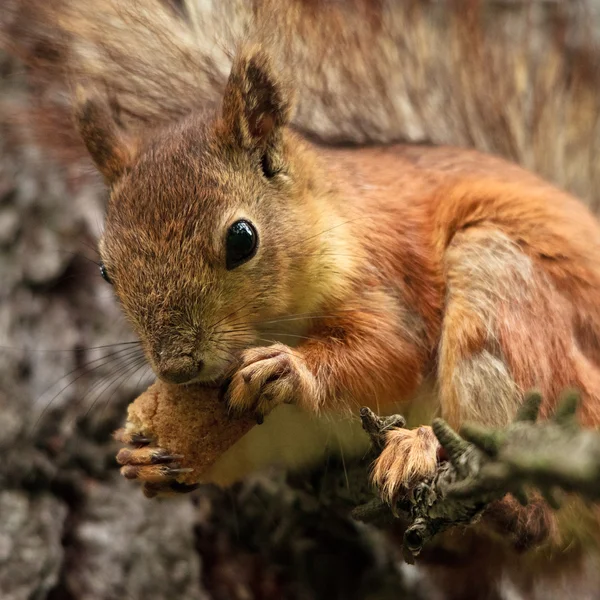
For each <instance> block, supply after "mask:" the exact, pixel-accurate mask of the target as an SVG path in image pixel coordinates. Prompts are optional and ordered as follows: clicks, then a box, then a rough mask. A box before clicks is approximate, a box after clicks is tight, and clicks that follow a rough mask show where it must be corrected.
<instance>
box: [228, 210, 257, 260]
mask: <svg viewBox="0 0 600 600" xmlns="http://www.w3.org/2000/svg"><path fill="white" fill-rule="evenodd" d="M225 245H226V252H227V256H226V266H227V270H228V271H230V270H231V269H235V268H236V267H239V266H240V265H241V264H242V263H245V262H246V261H248V260H250V259H251V258H252V257H253V256H254V255H255V254H256V248H257V247H258V233H257V232H256V229H255V228H254V225H252V223H250V221H245V220H243V219H240V220H239V221H236V222H235V223H234V224H233V225H231V227H230V228H229V229H228V231H227V239H226V240H225Z"/></svg>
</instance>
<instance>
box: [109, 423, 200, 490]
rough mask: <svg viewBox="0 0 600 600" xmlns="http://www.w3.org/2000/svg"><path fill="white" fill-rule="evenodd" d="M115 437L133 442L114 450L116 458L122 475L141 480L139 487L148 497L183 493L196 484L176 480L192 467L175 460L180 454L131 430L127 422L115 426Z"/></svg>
mask: <svg viewBox="0 0 600 600" xmlns="http://www.w3.org/2000/svg"><path fill="white" fill-rule="evenodd" d="M114 437H115V439H116V440H117V441H119V442H121V443H123V444H128V445H130V446H134V447H133V448H121V450H119V453H118V454H117V462H118V463H119V464H120V465H122V467H121V475H123V477H125V478H126V479H135V480H138V481H140V482H142V483H143V487H142V490H143V492H144V495H145V496H146V497H147V498H154V497H155V496H158V495H161V496H168V495H173V494H182V493H183V494H185V493H188V492H191V491H193V490H195V489H196V488H197V487H198V486H197V485H187V484H184V483H180V482H178V481H177V479H176V478H177V477H178V476H179V475H181V474H183V473H189V472H190V471H192V469H182V468H181V467H180V466H179V462H178V461H180V460H181V459H182V458H183V456H181V455H180V454H173V453H171V452H169V451H168V450H166V449H164V448H159V447H157V446H153V445H152V442H153V440H152V439H151V438H150V437H148V436H145V435H143V434H142V433H141V432H138V431H134V430H131V429H130V428H129V426H128V427H127V428H121V429H118V430H117V431H116V432H115V433H114Z"/></svg>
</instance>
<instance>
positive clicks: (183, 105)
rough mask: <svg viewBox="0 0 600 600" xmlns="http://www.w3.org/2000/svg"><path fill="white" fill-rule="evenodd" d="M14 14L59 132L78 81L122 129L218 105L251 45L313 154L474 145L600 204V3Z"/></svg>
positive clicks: (88, 7) (215, 5) (124, 0)
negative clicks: (284, 95) (287, 92)
mask: <svg viewBox="0 0 600 600" xmlns="http://www.w3.org/2000/svg"><path fill="white" fill-rule="evenodd" d="M4 3H8V5H7V7H6V8H3V9H2V10H3V13H4V14H2V15H0V21H3V23H2V24H1V26H0V31H1V32H2V33H0V35H1V36H2V38H3V42H4V44H5V45H6V46H8V47H10V49H11V51H12V52H14V53H17V54H19V55H20V56H21V57H22V58H23V59H24V60H25V62H26V63H27V64H28V65H29V66H30V68H31V81H32V83H33V84H34V85H36V86H37V87H38V90H39V94H40V99H41V100H40V101H41V102H45V103H46V105H48V103H52V110H50V109H48V108H47V109H46V110H43V111H40V113H41V114H42V115H44V117H45V118H49V117H50V116H52V115H54V116H53V117H52V118H53V122H54V124H53V125H52V126H55V123H56V121H57V117H56V115H58V114H59V112H60V110H59V109H60V107H62V110H63V113H64V115H65V117H66V115H67V109H68V102H67V100H66V99H67V98H68V97H67V96H66V95H65V94H64V92H65V90H66V89H67V87H68V82H69V81H71V80H80V81H84V82H87V83H89V84H91V85H95V86H96V87H100V88H105V89H106V90H107V93H108V94H109V97H110V98H111V99H112V100H113V104H114V106H115V111H116V112H118V114H119V117H120V118H121V119H122V120H123V121H124V122H125V124H127V125H129V124H131V125H133V126H142V127H148V126H153V125H155V124H158V123H160V122H162V121H166V120H171V119H174V118H177V117H178V116H180V115H182V114H185V113H187V112H189V111H190V110H192V109H194V108H206V107H213V106H216V105H218V103H219V102H220V98H221V93H222V90H223V87H224V84H225V81H226V78H227V75H228V71H229V68H230V65H231V59H232V55H233V54H234V53H235V49H236V45H237V44H238V43H239V41H240V40H241V39H242V38H246V37H248V36H250V37H254V38H255V39H258V40H259V41H261V42H262V43H264V44H266V45H269V46H271V47H272V48H273V54H274V55H275V56H276V58H277V59H278V60H279V61H280V63H281V68H282V70H283V71H285V72H286V74H287V75H288V76H289V77H290V78H292V79H293V80H294V81H295V82H296V85H297V91H298V94H297V96H298V101H297V111H296V116H295V125H296V127H297V128H298V129H300V130H301V131H303V132H304V133H305V134H307V135H310V136H312V137H313V138H316V139H317V140H320V141H323V142H327V143H365V142H390V141H408V142H423V143H434V144H452V145H461V146H469V147H475V148H478V149H480V150H484V151H488V152H493V153H497V154H500V155H502V156H505V157H507V158H509V159H511V160H514V161H516V162H518V163H520V164H522V165H524V166H526V167H527V168H530V169H532V170H534V171H537V172H538V173H540V174H542V175H543V176H545V177H547V178H548V179H550V180H551V181H554V182H555V183H557V184H559V185H561V186H563V187H566V188H567V189H569V190H570V191H572V192H574V193H576V194H578V195H579V196H581V197H583V198H585V199H587V200H588V201H589V202H590V203H592V204H593V205H594V206H595V207H596V206H597V205H600V192H599V191H598V190H600V186H599V185H598V184H599V183H600V164H599V161H598V160H596V148H597V147H598V145H599V144H600V130H599V126H598V116H599V115H600V85H599V83H600V75H599V72H598V69H599V68H600V51H599V50H598V46H597V43H596V40H595V36H596V35H597V31H596V30H597V29H598V26H599V25H600V15H599V13H598V9H599V4H600V3H599V1H598V0H562V1H561V0H558V1H557V2H544V1H542V0H514V1H513V2H502V1H501V0H449V1H448V2H436V1H433V0H432V1H429V0H403V1H398V0H338V1H336V2H333V1H330V0H325V1H323V2H316V1H314V0H254V1H253V2H248V1H247V0H229V1H227V2H203V1H202V0H170V1H167V0H4ZM58 120H60V119H58ZM66 126H67V125H66V124H65V125H64V127H66ZM40 130H43V127H42V125H41V124H40Z"/></svg>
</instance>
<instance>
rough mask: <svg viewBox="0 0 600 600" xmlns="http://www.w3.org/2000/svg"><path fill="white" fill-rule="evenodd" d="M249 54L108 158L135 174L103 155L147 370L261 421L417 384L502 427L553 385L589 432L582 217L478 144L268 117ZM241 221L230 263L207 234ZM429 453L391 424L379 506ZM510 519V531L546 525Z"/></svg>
mask: <svg viewBox="0 0 600 600" xmlns="http://www.w3.org/2000/svg"><path fill="white" fill-rule="evenodd" d="M248 52H249V55H247V56H244V57H243V60H240V61H238V62H236V63H235V64H236V65H237V66H236V67H235V68H234V71H233V74H232V77H231V78H230V80H229V83H228V85H227V86H226V92H225V98H224V102H223V106H224V110H223V113H222V114H218V113H217V114H216V115H209V116H208V117H206V116H200V115H192V116H191V117H189V118H187V119H185V120H183V121H181V122H178V123H177V124H175V125H172V126H168V127H163V128H161V129H159V130H157V131H155V132H152V131H149V132H148V133H147V135H146V137H145V139H144V140H143V141H142V142H139V143H136V146H135V148H132V149H130V150H128V151H126V152H121V153H116V154H114V156H112V155H111V160H112V159H114V160H118V158H119V156H126V157H127V160H128V161H130V160H131V161H132V165H131V167H130V168H128V169H121V168H119V165H115V164H114V163H112V162H111V173H120V176H119V177H118V178H117V180H116V181H114V182H113V186H112V193H111V198H110V201H109V206H108V213H107V219H106V230H105V233H104V237H103V240H102V244H101V254H102V257H103V260H104V262H105V264H106V267H107V269H108V272H109V273H110V277H111V278H112V280H113V282H114V285H115V289H116V292H117V294H118V296H119V298H120V300H121V302H122V304H123V307H124V309H125V311H126V313H127V315H128V316H129V317H130V319H131V321H132V323H133V325H134V327H135V328H136V330H137V331H138V333H139V334H140V336H141V339H142V342H143V344H144V347H145V350H146V353H147V355H148V358H149V360H150V362H151V364H152V365H153V367H154V369H155V370H156V371H157V373H158V374H159V376H162V377H167V376H168V377H167V378H173V377H174V375H177V373H173V369H174V368H175V369H177V368H179V369H180V371H181V373H180V375H182V376H183V378H182V379H181V378H179V377H178V379H179V381H186V380H188V379H189V378H190V377H192V375H190V373H194V375H193V376H194V377H195V376H196V374H197V378H196V379H195V380H198V381H206V382H208V381H214V380H215V379H219V378H222V377H223V376H224V375H226V374H227V373H229V374H230V375H231V383H230V385H229V391H228V396H227V399H228V401H229V403H230V405H231V406H232V407H233V408H236V409H239V410H246V411H247V410H252V411H257V412H258V413H260V414H262V413H266V412H269V410H270V409H271V408H273V407H274V406H276V405H277V404H279V403H281V402H296V403H298V404H300V405H301V406H302V407H304V408H305V409H306V410H311V411H314V412H321V413H324V412H350V411H352V410H355V409H356V408H357V407H358V406H360V405H362V404H367V405H370V406H372V407H373V408H376V409H377V410H381V411H392V410H396V408H397V403H398V402H400V403H402V402H404V403H405V404H408V403H409V402H410V401H411V399H412V398H414V397H415V396H418V394H419V391H420V389H421V388H422V387H423V385H424V384H425V382H426V381H427V380H428V379H430V378H431V377H434V378H436V380H437V387H438V392H439V413H440V414H441V416H443V417H445V418H447V419H448V420H449V421H450V422H451V423H452V424H453V425H460V423H461V422H463V421H464V420H465V419H469V418H475V419H477V420H480V421H484V422H490V423H496V424H502V423H505V422H507V420H508V419H510V418H511V417H512V416H513V415H514V413H515V411H516V409H517V408H518V406H519V404H520V403H521V401H522V395H523V391H524V390H525V389H526V388H528V387H531V386H537V387H538V388H540V389H541V390H542V391H543V392H544V395H545V401H546V404H545V405H544V407H543V409H542V410H543V411H544V412H546V413H547V412H548V410H549V409H550V408H551V407H553V406H554V404H555V402H556V400H557V395H558V392H559V390H560V389H561V388H563V387H564V386H565V385H567V384H568V385H576V386H578V387H579V388H581V390H582V392H583V407H582V411H581V414H582V418H583V420H584V423H585V424H586V425H588V426H597V425H598V424H599V422H600V398H599V397H598V395H597V394H598V391H597V390H600V385H598V384H600V372H599V368H600V363H599V362H598V356H599V354H600V353H599V348H600V303H599V302H598V296H599V294H600V226H599V225H598V223H597V221H596V220H595V219H594V217H593V216H592V215H591V213H590V212H589V211H588V210H587V209H586V208H585V207H584V206H583V205H582V204H580V203H579V202H578V201H577V200H575V199H574V198H572V197H571V196H569V195H568V194H567V193H565V192H562V191H560V190H558V189H556V188H553V187H551V186H550V185H548V184H546V183H544V182H543V181H541V180H540V179H538V178H537V177H535V176H534V175H532V174H530V173H527V172H525V171H523V170H522V169H520V168H519V167H517V166H514V165H511V164H508V163H506V162H504V161H502V160H500V159H497V158H493V157H490V156H485V155H482V154H478V153H476V152H470V151H460V150H456V149H452V148H409V147H405V146H392V147H387V148H370V149H367V148H362V149H325V148H319V147H317V146H314V145H311V144H310V143H308V142H307V141H305V140H302V139H301V138H300V137H299V136H297V135H296V134H293V133H292V132H290V131H289V130H288V129H287V124H288V122H289V118H290V114H291V113H290V110H289V105H288V103H287V100H285V99H287V98H289V97H290V95H289V94H288V91H289V90H287V88H286V84H285V83H284V82H283V81H280V80H279V79H278V76H277V74H276V71H275V70H274V69H273V68H272V65H271V63H270V61H269V60H268V58H267V57H266V56H264V55H263V54H262V50H261V49H260V48H256V47H253V48H252V49H251V50H249V51H248ZM85 114H87V115H94V114H97V115H104V114H105V113H104V112H103V111H101V110H96V111H87V112H86V113H85ZM253 124H260V125H259V126H256V127H254V126H253ZM265 124H266V125H265ZM95 125H97V127H96V126H94V124H90V123H88V122H87V121H86V124H85V127H83V128H82V131H83V133H84V135H85V134H86V132H90V131H93V132H94V136H95V138H98V135H99V129H98V128H100V129H101V128H102V127H103V126H104V127H105V126H106V123H105V122H104V121H103V120H102V119H100V120H99V121H98V123H96V124H95ZM109 134H110V136H111V139H117V138H116V137H115V136H114V135H113V128H112V126H111V127H109ZM88 142H89V140H88ZM93 147H96V146H93ZM132 157H134V158H132ZM241 217H243V218H245V219H249V220H251V221H252V223H253V224H254V226H255V228H256V230H257V232H258V235H259V237H260V240H261V241H260V244H259V246H258V249H257V251H256V254H255V255H254V256H253V258H252V259H251V260H249V261H248V262H246V263H244V264H243V265H241V266H240V267H238V268H235V269H233V270H231V269H227V268H226V260H225V243H224V240H225V236H226V234H227V231H228V227H229V225H230V224H231V223H232V222H233V221H234V220H235V219H239V218H241ZM177 361H179V362H177ZM190 361H194V362H193V364H192V363H190ZM197 362H200V363H201V364H202V365H203V366H202V368H200V367H194V366H193V365H195V364H196V363H197ZM174 365H175V366H174ZM177 365H180V366H179V367H177ZM190 365H192V367H193V368H192V369H191V370H190ZM436 460H437V443H436V442H435V440H434V438H433V437H432V435H431V432H430V431H429V430H428V429H427V428H423V429H419V430H416V431H415V432H406V431H403V430H398V431H392V432H390V433H389V439H388V445H387V447H386V448H385V449H384V452H383V453H382V454H381V457H380V458H379V460H378V462H377V464H376V465H375V468H374V474H375V478H376V480H377V482H378V483H379V485H380V487H381V488H383V490H384V493H385V495H386V497H388V498H392V497H393V496H394V495H395V494H396V493H398V491H399V490H400V489H401V488H402V486H405V485H411V484H412V483H414V482H415V481H416V480H417V479H418V478H419V477H422V476H426V475H428V474H430V473H431V472H432V470H433V469H434V468H435V464H436ZM509 512H510V514H512V515H513V517H514V519H513V521H514V524H515V527H517V526H521V525H522V527H525V528H527V527H534V526H536V527H537V524H538V523H541V522H544V519H539V518H535V519H533V518H529V517H527V515H528V514H530V513H526V512H525V513H523V512H519V511H517V510H516V509H514V508H511V511H509ZM524 515H525V516H524ZM519 524H521V525H519ZM524 535H525V534H524ZM521 537H523V535H522V536H521ZM525 537H527V536H526V535H525ZM530 537H531V536H530ZM533 537H535V538H536V539H537V538H538V537H539V538H540V539H541V537H544V536H543V535H542V534H541V533H540V532H537V533H536V535H535V536H533ZM553 541H554V543H555V544H556V547H559V548H561V549H564V540H561V539H560V538H558V539H553Z"/></svg>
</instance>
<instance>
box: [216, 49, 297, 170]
mask: <svg viewBox="0 0 600 600" xmlns="http://www.w3.org/2000/svg"><path fill="white" fill-rule="evenodd" d="M292 104H293V102H292V89H291V87H290V86H288V85H286V83H285V82H284V80H283V79H282V78H281V77H279V76H278V74H277V73H276V71H275V69H274V67H273V64H272V61H271V59H270V57H269V55H268V54H267V52H266V51H265V50H263V49H262V48H261V47H260V46H253V47H250V48H246V49H244V50H243V51H242V52H240V53H239V54H238V56H237V57H236V59H235V60H234V63H233V67H232V70H231V74H230V76H229V80H228V82H227V86H226V88H225V96H224V98H223V118H224V120H225V123H226V126H227V128H228V129H229V130H230V131H231V133H232V134H233V135H234V137H235V139H236V141H237V143H238V144H240V145H241V147H242V148H244V149H246V150H260V151H261V152H263V153H264V158H265V159H266V161H267V167H268V168H269V169H270V170H271V171H273V172H277V171H278V170H280V168H281V166H282V165H281V164H280V163H281V160H282V157H281V151H282V147H281V146H282V136H281V133H282V129H283V127H284V126H285V125H286V124H287V123H288V122H289V120H290V118H291V113H292Z"/></svg>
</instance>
